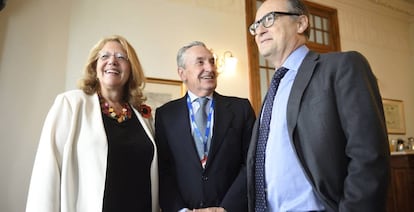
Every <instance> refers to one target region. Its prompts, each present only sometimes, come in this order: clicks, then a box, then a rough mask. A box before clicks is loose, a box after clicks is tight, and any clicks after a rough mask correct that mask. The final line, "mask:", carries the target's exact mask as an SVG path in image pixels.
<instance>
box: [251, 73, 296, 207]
mask: <svg viewBox="0 0 414 212" xmlns="http://www.w3.org/2000/svg"><path fill="white" fill-rule="evenodd" d="M288 70H289V69H287V68H285V67H280V68H279V69H277V70H276V73H275V74H274V75H273V79H272V82H271V83H270V87H269V90H268V91H267V94H266V100H265V102H264V108H263V111H262V119H261V121H260V125H259V138H258V141H257V146H256V164H255V169H256V170H255V179H256V205H255V211H256V212H264V211H266V208H267V204H266V191H265V190H266V189H265V184H266V182H265V152H266V143H267V138H268V137H269V127H270V119H271V118H272V107H273V100H274V99H275V95H276V91H277V88H278V87H279V83H280V80H281V79H282V78H283V76H285V74H286V72H287V71H288Z"/></svg>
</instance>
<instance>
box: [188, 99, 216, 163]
mask: <svg viewBox="0 0 414 212" xmlns="http://www.w3.org/2000/svg"><path fill="white" fill-rule="evenodd" d="M187 106H188V111H189V112H190V119H191V126H192V127H193V129H194V131H195V133H196V135H197V136H198V137H199V138H200V141H202V142H203V147H204V157H207V154H208V147H207V141H208V137H209V135H210V128H211V117H212V114H213V111H214V99H211V103H210V109H209V110H208V115H207V125H206V131H205V133H204V137H203V136H202V134H201V132H200V129H198V127H197V125H196V123H195V117H194V114H195V113H194V109H193V105H192V104H191V100H190V97H189V96H188V95H187Z"/></svg>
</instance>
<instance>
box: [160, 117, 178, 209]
mask: <svg viewBox="0 0 414 212" xmlns="http://www.w3.org/2000/svg"><path fill="white" fill-rule="evenodd" d="M163 117H164V115H163V111H162V110H161V109H157V111H156V115H155V142H156V144H157V149H158V164H159V166H158V168H159V188H160V192H159V198H160V207H161V210H162V211H163V212H177V211H178V210H180V209H182V208H185V205H184V201H183V199H182V198H181V195H180V193H179V191H178V187H177V180H176V176H177V175H176V174H175V171H174V170H175V169H174V164H173V159H172V155H171V150H170V148H169V147H168V138H167V136H166V133H165V130H166V126H165V124H164V120H163Z"/></svg>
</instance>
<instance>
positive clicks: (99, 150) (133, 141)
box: [26, 35, 159, 212]
mask: <svg viewBox="0 0 414 212" xmlns="http://www.w3.org/2000/svg"><path fill="white" fill-rule="evenodd" d="M144 81H145V76H144V73H143V70H142V67H141V64H140V62H139V59H138V57H137V55H136V53H135V50H134V48H133V47H132V46H131V45H130V44H129V43H128V41H127V40H126V39H125V38H123V37H121V36H116V35H115V36H111V37H107V38H104V39H102V40H100V41H99V42H98V43H97V44H96V45H95V46H94V47H93V48H92V50H91V52H90V54H89V58H88V61H87V65H86V67H85V73H84V77H83V79H82V80H81V81H80V85H79V88H80V89H79V90H72V91H67V92H65V93H62V94H60V95H58V96H57V98H56V100H55V102H54V104H53V106H52V108H51V109H50V111H49V113H48V115H47V118H46V121H45V123H44V126H43V130H42V133H41V137H40V142H39V147H38V151H37V155H36V160H35V163H34V168H33V173H32V178H31V183H30V189H29V195H28V200H27V207H26V211H27V212H31V211H36V212H39V211H42V212H49V211H50V212H56V211H62V212H66V211H70V212H71V211H88V212H93V211H96V212H98V211H153V212H155V211H159V209H158V168H157V163H158V162H157V151H156V146H155V145H154V137H153V133H154V130H153V122H152V120H153V119H152V117H151V111H150V110H151V109H150V108H149V107H148V106H146V105H144V104H143V102H144V100H145V97H144V96H143V93H142V89H143V87H144Z"/></svg>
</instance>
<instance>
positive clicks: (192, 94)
mask: <svg viewBox="0 0 414 212" xmlns="http://www.w3.org/2000/svg"><path fill="white" fill-rule="evenodd" d="M187 93H188V96H189V97H190V100H191V102H194V100H196V99H197V98H199V96H197V95H195V94H194V93H193V92H191V91H190V90H188V91H187ZM206 97H207V98H208V99H209V100H210V99H212V98H213V94H211V95H209V96H206Z"/></svg>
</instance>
